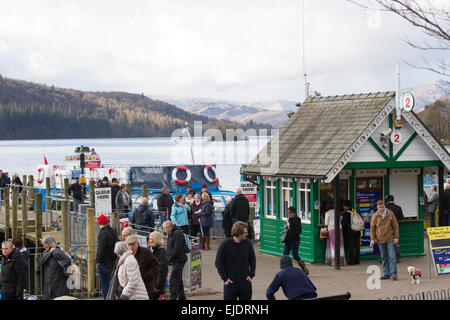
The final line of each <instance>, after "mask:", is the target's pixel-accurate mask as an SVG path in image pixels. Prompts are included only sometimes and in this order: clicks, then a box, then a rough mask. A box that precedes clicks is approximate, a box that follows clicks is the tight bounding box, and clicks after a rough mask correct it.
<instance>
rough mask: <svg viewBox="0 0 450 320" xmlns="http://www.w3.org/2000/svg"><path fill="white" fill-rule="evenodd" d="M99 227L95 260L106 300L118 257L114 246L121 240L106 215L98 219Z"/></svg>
mask: <svg viewBox="0 0 450 320" xmlns="http://www.w3.org/2000/svg"><path fill="white" fill-rule="evenodd" d="M98 225H99V227H100V231H99V233H98V246H97V256H96V258H95V260H96V263H97V264H98V265H97V270H98V275H99V281H100V288H101V290H102V294H103V299H105V300H106V295H107V294H108V290H109V281H110V280H111V273H112V271H113V267H114V264H115V262H116V259H117V256H116V254H115V253H114V246H115V244H116V242H117V240H119V239H118V237H117V234H116V232H115V231H114V230H113V228H111V226H110V225H109V224H108V218H107V217H106V216H105V215H103V214H102V215H101V216H100V217H98Z"/></svg>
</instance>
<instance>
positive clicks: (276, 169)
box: [241, 92, 450, 263]
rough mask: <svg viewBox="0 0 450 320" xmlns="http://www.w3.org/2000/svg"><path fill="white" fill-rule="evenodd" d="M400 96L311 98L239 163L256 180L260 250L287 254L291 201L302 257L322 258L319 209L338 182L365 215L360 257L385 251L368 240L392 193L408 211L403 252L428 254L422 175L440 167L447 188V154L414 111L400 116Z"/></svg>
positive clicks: (342, 192)
mask: <svg viewBox="0 0 450 320" xmlns="http://www.w3.org/2000/svg"><path fill="white" fill-rule="evenodd" d="M395 100H396V95H395V92H382V93H371V94H359V95H343V96H330V97H310V98H308V99H307V100H305V102H304V103H303V104H302V105H301V106H300V107H299V109H298V110H297V111H296V112H295V113H294V114H293V115H292V116H291V117H290V119H289V120H288V122H287V123H286V124H285V125H284V126H283V127H282V128H280V130H279V131H278V133H277V134H276V135H275V136H273V137H272V139H271V140H270V141H269V142H268V143H267V145H266V146H265V147H264V148H263V149H262V150H261V151H260V152H259V153H258V155H257V156H256V157H255V159H253V160H252V162H251V163H248V164H244V165H243V166H242V168H241V174H242V175H244V179H245V180H249V181H254V182H256V181H257V182H258V184H259V196H260V197H259V199H260V251H261V252H263V253H268V254H273V255H278V256H281V255H282V254H283V248H284V245H283V244H281V243H280V238H281V233H282V232H283V230H284V222H285V220H286V219H287V208H288V207H290V206H293V207H295V208H296V209H297V214H298V215H299V217H300V218H301V220H302V230H303V232H302V234H301V238H300V239H301V240H300V248H299V254H300V257H301V258H302V259H303V260H305V261H308V262H313V263H320V262H324V260H325V247H326V242H325V241H324V240H322V239H320V236H319V233H320V229H321V227H322V226H323V216H322V215H323V213H324V211H325V210H326V208H325V204H326V203H329V202H330V201H333V199H334V197H333V195H334V187H335V186H339V198H340V199H342V200H343V199H349V200H351V201H352V204H353V208H355V209H356V210H357V211H358V212H360V213H361V214H362V216H363V218H364V219H365V221H366V228H365V229H364V230H363V231H362V238H361V259H375V258H378V257H379V255H380V254H379V249H378V246H377V245H375V246H374V247H370V245H369V244H370V218H371V215H372V214H373V212H375V211H376V202H377V201H378V200H384V199H385V196H387V195H389V194H391V195H393V196H394V198H395V203H396V204H398V205H400V206H401V207H402V208H403V213H404V216H405V219H404V220H402V221H399V228H400V239H399V243H400V252H401V255H402V256H419V255H424V254H425V252H424V204H425V199H424V188H423V177H424V174H426V173H435V174H437V175H438V177H439V190H440V192H442V189H443V185H444V178H445V177H446V176H448V174H449V170H450V155H449V152H448V151H447V150H446V148H445V147H444V146H443V145H442V144H441V143H440V142H439V141H438V140H437V139H436V138H435V137H434V136H433V135H432V134H431V132H430V131H429V130H428V129H427V128H426V127H425V125H424V124H423V123H422V122H421V121H420V120H419V118H418V117H417V116H416V114H415V113H414V112H413V111H411V112H405V111H402V112H401V116H402V117H401V121H398V120H397V112H398V111H397V110H396V107H395V106H396V101H395ZM396 111H397V112H396ZM333 182H336V183H333Z"/></svg>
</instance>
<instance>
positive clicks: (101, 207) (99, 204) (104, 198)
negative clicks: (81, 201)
mask: <svg viewBox="0 0 450 320" xmlns="http://www.w3.org/2000/svg"><path fill="white" fill-rule="evenodd" d="M111 212H112V203H111V188H109V187H108V188H96V189H95V215H96V217H97V218H98V217H99V216H101V215H102V214H104V215H105V216H109V215H111Z"/></svg>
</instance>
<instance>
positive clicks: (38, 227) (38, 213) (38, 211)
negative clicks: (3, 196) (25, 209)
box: [34, 193, 42, 295]
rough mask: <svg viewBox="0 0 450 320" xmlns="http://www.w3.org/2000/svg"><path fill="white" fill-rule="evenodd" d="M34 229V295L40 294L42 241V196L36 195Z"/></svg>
mask: <svg viewBox="0 0 450 320" xmlns="http://www.w3.org/2000/svg"><path fill="white" fill-rule="evenodd" d="M34 212H35V220H34V229H35V233H36V244H35V255H34V294H36V295H37V294H39V292H40V290H39V288H40V281H39V280H40V277H39V273H40V265H39V253H40V252H39V248H40V246H41V241H42V194H41V193H38V194H36V203H35V211H34Z"/></svg>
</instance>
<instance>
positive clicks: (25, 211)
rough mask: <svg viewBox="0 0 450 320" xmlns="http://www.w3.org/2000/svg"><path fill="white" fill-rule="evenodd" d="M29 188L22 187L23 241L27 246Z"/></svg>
mask: <svg viewBox="0 0 450 320" xmlns="http://www.w3.org/2000/svg"><path fill="white" fill-rule="evenodd" d="M27 198H28V197H27V189H26V188H23V189H22V200H21V203H22V241H23V246H24V247H26V246H27V245H26V242H27V229H28V206H27Z"/></svg>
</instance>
